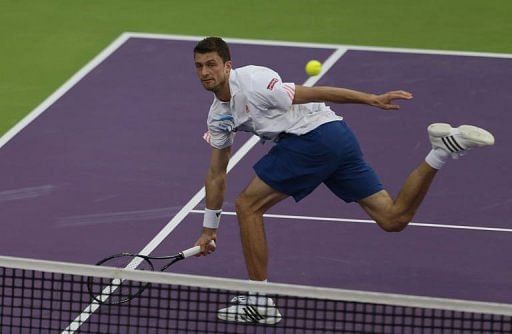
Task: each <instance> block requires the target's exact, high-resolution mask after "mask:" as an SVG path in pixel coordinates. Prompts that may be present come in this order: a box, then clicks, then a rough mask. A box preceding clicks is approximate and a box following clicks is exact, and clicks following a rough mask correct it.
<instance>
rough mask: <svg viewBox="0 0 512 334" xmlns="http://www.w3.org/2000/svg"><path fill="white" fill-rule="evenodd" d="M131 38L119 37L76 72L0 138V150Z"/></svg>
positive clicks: (126, 36)
mask: <svg viewBox="0 0 512 334" xmlns="http://www.w3.org/2000/svg"><path fill="white" fill-rule="evenodd" d="M129 38H130V37H129V36H128V35H124V34H123V35H121V36H119V37H118V38H117V39H115V40H114V41H113V42H112V43H111V44H110V45H109V46H107V47H106V48H105V49H104V50H103V51H101V52H100V53H99V54H98V55H97V56H96V57H94V58H93V59H92V60H91V61H90V62H89V63H87V64H86V65H85V66H84V67H82V68H81V69H80V70H79V71H78V72H76V73H75V74H74V75H73V76H72V77H71V78H69V79H68V81H66V82H65V83H64V84H63V85H62V86H60V87H59V89H57V90H56V91H55V92H54V93H53V94H51V95H50V96H48V97H47V98H46V100H44V101H43V102H42V103H41V104H40V105H38V106H37V107H36V108H35V109H34V110H32V111H31V112H30V113H29V114H28V115H26V116H25V117H24V118H23V119H22V120H21V121H19V122H18V123H17V124H16V125H14V126H13V127H12V128H11V129H10V130H9V131H7V132H6V133H5V134H4V135H3V136H2V137H1V138H0V148H2V147H3V146H4V145H5V144H7V142H9V141H10V140H11V139H12V138H13V137H14V136H16V135H17V134H18V133H19V132H21V130H23V129H24V128H25V127H26V126H27V125H29V124H30V123H32V122H33V121H34V120H35V119H36V118H37V117H38V116H39V115H41V114H42V113H43V112H44V111H46V110H47V109H48V107H50V106H51V105H52V104H54V103H55V102H56V101H57V100H58V99H60V98H61V97H62V96H63V95H64V94H65V93H67V92H68V91H69V90H70V89H71V88H72V87H73V86H74V85H76V84H77V83H78V82H79V81H80V80H82V79H83V78H84V77H85V76H86V75H87V74H89V72H91V71H92V70H93V69H94V68H95V67H96V66H98V65H99V64H101V62H103V60H105V59H106V58H107V57H109V56H110V55H111V54H112V53H114V52H115V51H116V50H117V49H118V48H119V47H120V46H121V45H123V44H124V43H125V42H126V40H128V39H129Z"/></svg>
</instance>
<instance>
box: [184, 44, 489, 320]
mask: <svg viewBox="0 0 512 334" xmlns="http://www.w3.org/2000/svg"><path fill="white" fill-rule="evenodd" d="M194 62H195V67H196V74H197V77H198V79H199V80H200V81H201V84H202V85H203V87H204V88H205V89H206V90H208V91H211V92H213V93H214V99H213V103H212V105H211V107H210V112H209V114H208V121H207V125H208V132H207V133H206V134H205V135H204V139H205V140H206V141H207V142H208V143H209V144H210V145H211V147H212V153H211V160H210V165H209V168H208V172H207V176H206V182H205V184H206V208H205V214H204V221H203V230H202V233H201V235H200V237H199V239H198V240H197V242H196V245H200V246H201V254H202V255H207V254H209V253H211V252H213V251H214V248H213V247H211V246H209V245H208V243H209V242H210V241H211V240H216V231H217V228H218V227H219V222H220V215H221V211H222V210H221V208H222V204H223V201H224V190H225V187H226V168H227V165H228V161H229V158H230V154H231V145H232V144H233V140H234V137H235V133H236V132H237V131H248V132H252V133H254V134H256V135H257V136H259V137H261V138H262V139H263V140H271V141H274V142H275V145H274V146H273V147H272V149H271V150H270V151H269V152H268V153H267V154H266V155H265V156H263V157H262V158H261V160H259V161H258V162H257V163H256V164H255V165H254V171H255V174H256V175H255V176H254V177H253V179H252V180H251V181H250V183H249V185H248V186H247V187H246V188H245V189H244V190H243V191H242V193H241V194H240V195H239V197H238V198H237V200H236V213H237V217H238V222H239V225H240V233H241V238H242V246H243V252H244V257H245V262H246V266H247V271H248V274H249V278H250V279H251V280H255V281H266V280H267V263H268V253H267V242H266V239H265V232H264V228H263V214H264V213H265V212H266V211H267V210H268V209H270V208H271V207H272V206H274V205H275V204H276V203H278V202H280V201H282V200H283V199H285V198H287V197H288V196H292V197H293V198H294V199H295V201H297V202H298V201H300V200H301V199H303V198H304V197H305V196H307V195H308V194H309V193H311V192H312V191H313V190H314V189H315V188H316V187H317V186H318V185H319V184H320V183H324V184H325V185H326V186H327V187H328V188H329V189H330V190H331V191H332V192H333V193H334V194H335V195H336V196H338V197H339V198H340V199H342V200H343V201H345V202H357V203H358V204H359V205H360V206H361V208H362V209H363V210H364V211H366V213H367V214H368V215H369V216H370V217H371V218H372V219H373V220H375V221H376V222H377V224H378V225H379V226H380V227H381V228H382V229H383V230H385V231H389V232H398V231H401V230H403V229H404V228H405V227H406V226H407V224H408V223H409V222H410V221H411V220H412V218H413V216H414V214H415V212H416V210H417V209H418V207H419V206H420V204H421V202H422V200H423V198H424V197H425V195H426V193H427V191H428V189H429V187H430V184H431V182H432V180H433V179H434V177H435V175H436V173H437V172H438V170H439V169H440V168H441V167H443V165H444V164H445V163H446V162H447V161H448V160H449V159H450V158H452V157H453V158H458V157H459V156H461V155H463V154H465V153H466V152H467V151H468V150H471V149H474V148H477V147H484V146H489V145H493V144H494V137H493V136H492V134H490V133H489V132H488V131H486V130H483V129H481V128H478V127H475V126H470V125H462V126H459V127H457V128H452V127H451V126H450V125H449V124H446V123H435V124H431V125H430V126H429V127H428V129H427V132H428V135H429V137H430V142H431V144H432V150H431V151H430V152H429V153H428V154H427V156H426V158H425V161H423V162H421V163H420V165H419V166H418V167H417V168H416V169H415V170H413V171H412V173H411V174H410V175H409V176H408V178H407V180H406V181H405V184H404V185H403V187H402V189H401V191H400V192H399V194H398V196H397V197H396V198H395V199H393V198H391V196H390V195H389V193H388V192H387V191H386V190H385V189H384V187H383V186H382V184H381V182H380V180H379V178H378V177H377V175H376V173H375V172H374V170H373V169H372V167H371V166H370V165H369V164H368V163H367V162H366V161H365V160H364V158H363V153H362V152H361V149H360V147H359V144H358V141H357V139H356V137H355V136H354V134H353V133H352V131H351V130H350V128H349V127H348V126H347V124H346V123H345V122H344V121H343V118H342V117H341V116H338V115H336V114H335V113H334V112H333V111H332V110H331V109H330V108H329V107H328V106H327V105H325V103H324V102H331V103H361V104H367V105H369V106H373V107H377V108H380V109H384V110H397V109H399V108H400V107H399V105H398V104H396V103H395V100H410V99H412V98H413V96H412V94H411V93H409V92H406V91H401V90H398V91H390V92H387V93H384V94H380V95H375V94H368V93H363V92H358V91H354V90H349V89H344V88H337V87H305V86H300V85H296V84H294V83H291V82H283V81H282V80H281V77H280V76H279V74H278V73H276V72H275V71H273V70H271V69H269V68H266V67H261V66H245V67H241V68H237V69H234V68H233V67H232V62H231V57H230V51H229V47H228V45H227V44H226V43H225V41H223V40H222V39H221V38H217V37H208V38H205V39H204V40H202V41H200V42H199V43H198V44H197V45H196V47H195V48H194ZM232 303H233V304H232V305H231V306H229V307H227V308H224V309H222V310H219V312H218V317H219V318H221V319H223V320H228V321H238V322H259V323H265V324H275V323H277V322H278V321H279V320H280V319H281V315H280V313H279V310H278V309H277V308H276V307H275V304H274V302H273V301H272V299H270V298H265V297H255V296H250V297H247V298H246V297H241V296H240V297H235V298H234V299H233V300H232Z"/></svg>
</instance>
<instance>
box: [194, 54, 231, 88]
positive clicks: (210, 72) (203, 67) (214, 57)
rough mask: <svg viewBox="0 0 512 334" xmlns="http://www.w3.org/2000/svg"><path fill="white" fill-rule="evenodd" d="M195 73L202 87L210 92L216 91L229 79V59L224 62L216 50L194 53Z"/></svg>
mask: <svg viewBox="0 0 512 334" xmlns="http://www.w3.org/2000/svg"><path fill="white" fill-rule="evenodd" d="M194 62H195V66H196V74H197V77H198V78H199V80H201V83H202V84H203V87H204V88H205V89H206V90H209V91H212V92H218V91H220V90H221V89H222V88H223V87H227V86H226V83H227V81H228V79H229V71H230V70H231V61H227V62H224V61H223V60H222V58H221V57H220V56H219V54H218V53H217V52H208V53H196V54H194Z"/></svg>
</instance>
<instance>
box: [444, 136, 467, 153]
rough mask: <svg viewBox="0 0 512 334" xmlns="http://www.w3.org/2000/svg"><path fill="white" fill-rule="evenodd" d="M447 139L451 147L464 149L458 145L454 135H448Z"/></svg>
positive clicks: (459, 149) (458, 149)
mask: <svg viewBox="0 0 512 334" xmlns="http://www.w3.org/2000/svg"><path fill="white" fill-rule="evenodd" d="M448 140H449V141H450V142H451V143H452V145H453V147H455V149H456V150H457V151H464V148H463V147H462V146H461V145H459V143H457V141H456V140H455V137H454V136H450V137H448Z"/></svg>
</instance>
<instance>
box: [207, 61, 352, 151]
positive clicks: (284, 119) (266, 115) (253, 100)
mask: <svg viewBox="0 0 512 334" xmlns="http://www.w3.org/2000/svg"><path fill="white" fill-rule="evenodd" d="M229 89H230V91H231V100H229V101H228V102H222V101H220V100H219V99H217V97H214V100H213V103H212V105H211V107H210V112H209V114H208V122H207V125H208V132H206V133H205V134H204V139H205V140H206V141H207V142H208V143H209V144H210V145H211V146H213V147H214V148H218V149H223V148H225V147H228V146H231V145H232V144H233V140H234V137H235V133H236V131H246V132H252V133H254V134H256V135H257V136H259V137H260V138H261V139H263V140H274V141H275V140H277V139H278V138H279V135H280V134H281V133H290V134H295V135H303V134H305V133H308V132H309V131H311V130H313V129H315V128H316V127H318V126H320V125H322V124H324V123H328V122H332V121H335V120H341V119H343V118H342V117H341V116H338V115H336V114H335V113H334V112H333V111H332V110H331V108H329V107H328V106H326V105H325V103H307V104H292V101H293V97H294V95H295V84H294V83H288V82H286V83H283V82H282V81H281V77H280V76H279V74H277V73H276V72H275V71H273V70H271V69H269V68H266V67H261V66H253V65H250V66H244V67H240V68H238V69H232V70H231V72H230V74H229Z"/></svg>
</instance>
